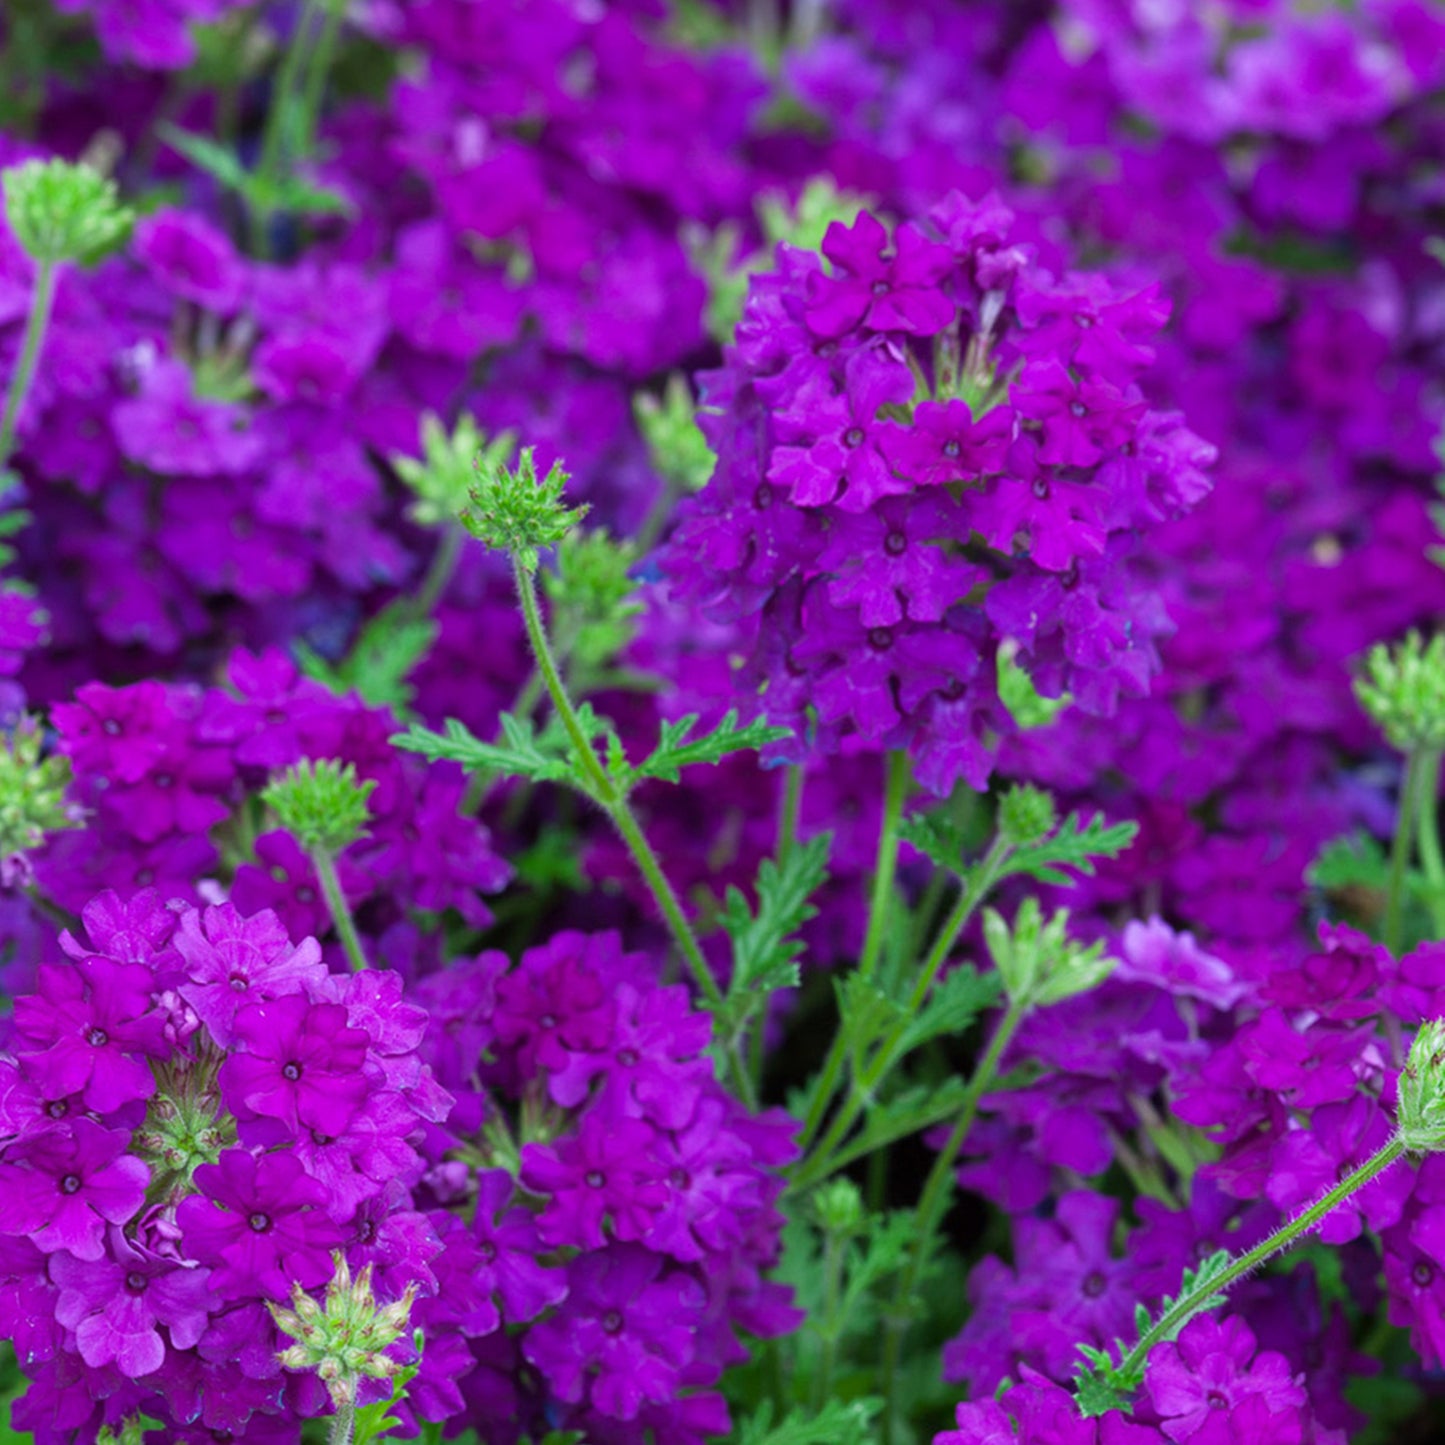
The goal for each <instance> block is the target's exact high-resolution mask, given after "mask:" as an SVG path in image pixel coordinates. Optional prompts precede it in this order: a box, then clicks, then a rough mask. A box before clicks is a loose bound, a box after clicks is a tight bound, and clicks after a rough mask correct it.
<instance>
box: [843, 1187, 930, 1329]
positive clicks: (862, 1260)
mask: <svg viewBox="0 0 1445 1445" xmlns="http://www.w3.org/2000/svg"><path fill="white" fill-rule="evenodd" d="M917 1237H918V1218H917V1216H916V1215H915V1214H914V1212H913V1210H911V1209H901V1210H897V1211H896V1212H894V1213H892V1214H885V1215H874V1216H873V1217H872V1218H870V1219H869V1220H868V1233H867V1235H866V1237H865V1238H864V1240H863V1242H862V1244H861V1246H855V1247H854V1248H853V1249H851V1250H850V1251H849V1258H848V1264H847V1281H848V1282H847V1284H846V1286H845V1287H844V1290H843V1298H842V1301H841V1304H840V1306H839V1309H838V1321H839V1333H840V1334H842V1333H846V1332H847V1331H849V1330H857V1329H861V1328H863V1327H864V1326H866V1325H869V1324H871V1323H873V1322H874V1320H875V1319H876V1317H877V1311H876V1309H872V1308H869V1303H870V1302H869V1298H868V1296H869V1293H870V1292H871V1291H872V1289H873V1288H874V1286H875V1285H877V1284H879V1283H880V1282H881V1281H883V1280H885V1279H888V1278H889V1277H890V1276H891V1275H894V1274H897V1273H898V1271H899V1270H900V1269H902V1268H903V1266H904V1265H905V1264H906V1263H907V1262H908V1257H909V1254H910V1253H911V1252H912V1249H913V1244H914V1241H915V1240H916V1239H917Z"/></svg>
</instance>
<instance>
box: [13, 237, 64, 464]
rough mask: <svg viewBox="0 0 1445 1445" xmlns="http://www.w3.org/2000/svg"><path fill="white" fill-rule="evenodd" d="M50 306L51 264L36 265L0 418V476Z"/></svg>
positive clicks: (52, 287) (52, 289) (52, 299)
mask: <svg viewBox="0 0 1445 1445" xmlns="http://www.w3.org/2000/svg"><path fill="white" fill-rule="evenodd" d="M54 303H55V262H54V261H40V262H37V263H36V267H35V289H34V291H32V292H31V295H30V316H29V319H28V320H27V321H26V323H25V339H24V340H23V341H22V342H21V343H20V359H19V360H18V361H17V362H16V363H15V373H14V375H13V376H11V378H10V389H9V390H8V391H7V392H6V394H5V415H4V416H3V417H0V473H3V472H4V470H5V468H6V466H7V465H8V464H9V462H10V452H11V448H12V447H13V446H14V444H15V426H16V423H17V422H18V421H19V419H20V408H21V407H22V406H24V404H25V398H26V396H28V395H29V393H30V383H31V382H32V381H33V380H34V379H35V368H36V366H37V365H38V364H39V362H40V348H41V347H42V346H43V345H44V344H45V330H46V328H47V327H48V326H49V324H50V309H51V307H52V306H53V305H54Z"/></svg>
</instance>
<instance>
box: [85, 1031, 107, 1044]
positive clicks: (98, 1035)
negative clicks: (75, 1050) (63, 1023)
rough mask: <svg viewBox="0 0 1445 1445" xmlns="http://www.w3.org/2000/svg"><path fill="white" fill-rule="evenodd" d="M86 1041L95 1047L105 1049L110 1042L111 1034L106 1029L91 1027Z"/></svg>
mask: <svg viewBox="0 0 1445 1445" xmlns="http://www.w3.org/2000/svg"><path fill="white" fill-rule="evenodd" d="M85 1041H86V1043H88V1044H90V1045H91V1046H92V1047H93V1048H97V1049H103V1048H104V1047H105V1046H106V1045H107V1044H108V1043H109V1042H110V1035H109V1034H108V1033H106V1031H105V1030H104V1029H101V1028H95V1029H91V1030H90V1032H89V1033H87V1034H86V1036H85Z"/></svg>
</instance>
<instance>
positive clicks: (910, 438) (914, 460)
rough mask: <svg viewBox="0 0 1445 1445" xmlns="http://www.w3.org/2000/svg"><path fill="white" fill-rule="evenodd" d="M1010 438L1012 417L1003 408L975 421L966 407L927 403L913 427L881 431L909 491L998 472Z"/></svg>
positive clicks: (918, 410)
mask: <svg viewBox="0 0 1445 1445" xmlns="http://www.w3.org/2000/svg"><path fill="white" fill-rule="evenodd" d="M1013 434H1014V414H1013V412H1012V411H1010V410H1009V409H1008V407H1006V406H996V407H993V408H991V409H990V410H988V411H986V412H984V414H983V415H982V416H980V417H978V418H975V417H974V415H973V413H972V411H970V410H969V406H968V403H967V402H966V401H960V400H957V399H954V400H952V401H945V402H938V401H925V402H920V403H919V405H918V406H917V407H915V408H914V412H913V424H912V425H911V426H903V425H902V424H900V423H898V422H890V423H889V424H888V425H887V426H886V427H884V428H883V437H882V444H883V451H884V455H885V456H887V458H888V460H889V462H890V463H891V464H892V466H893V469H894V470H895V471H896V472H898V473H899V475H900V476H902V477H905V478H907V479H908V480H907V486H908V487H909V488H910V489H911V487H912V486H921V487H938V486H944V485H946V484H948V483H950V482H970V481H976V480H977V479H978V478H979V477H981V476H983V475H985V474H987V473H990V472H997V471H1001V470H1002V468H1003V464H1004V457H1005V456H1006V454H1007V452H1008V444H1009V442H1010V441H1011V440H1012V438H1013ZM897 490H904V488H903V487H900V488H898V489H897Z"/></svg>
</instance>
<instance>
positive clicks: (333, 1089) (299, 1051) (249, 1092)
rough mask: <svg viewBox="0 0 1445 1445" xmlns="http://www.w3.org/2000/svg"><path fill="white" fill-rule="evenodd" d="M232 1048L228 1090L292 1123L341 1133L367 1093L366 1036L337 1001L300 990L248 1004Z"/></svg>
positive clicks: (230, 1098)
mask: <svg viewBox="0 0 1445 1445" xmlns="http://www.w3.org/2000/svg"><path fill="white" fill-rule="evenodd" d="M231 1038H232V1044H233V1046H241V1047H244V1049H245V1052H244V1053H233V1054H232V1055H231V1056H230V1057H229V1058H228V1059H227V1060H226V1062H225V1063H224V1064H222V1066H221V1073H220V1082H221V1093H222V1097H223V1098H225V1099H226V1101H227V1102H228V1103H229V1104H230V1106H231V1108H232V1110H233V1111H234V1112H235V1113H236V1115H237V1116H238V1117H240V1118H244V1117H245V1115H246V1112H247V1111H249V1112H250V1113H252V1114H260V1115H263V1116H264V1117H267V1118H271V1119H281V1120H283V1121H284V1122H285V1123H286V1124H287V1125H289V1126H290V1128H291V1129H293V1130H296V1131H299V1130H301V1129H312V1130H315V1131H317V1132H318V1133H320V1134H324V1135H336V1134H340V1133H341V1132H342V1131H343V1130H344V1129H345V1128H346V1127H347V1125H349V1124H350V1123H351V1121H352V1119H353V1118H354V1117H355V1115H356V1112H357V1110H358V1109H359V1108H360V1107H361V1105H362V1102H363V1101H364V1100H365V1098H366V1096H367V1092H368V1084H367V1080H366V1079H365V1077H363V1075H362V1073H361V1066H362V1063H363V1062H364V1060H365V1059H366V1048H367V1036H366V1034H365V1033H363V1032H362V1031H361V1030H360V1029H353V1028H348V1027H347V1022H346V1010H345V1009H344V1008H342V1007H341V1006H340V1005H339V1004H332V1003H311V1002H309V1001H308V1000H307V999H306V998H305V997H304V996H302V995H300V994H288V995H287V996H286V997H284V998H278V999H272V1000H270V1001H261V1002H256V1003H252V1004H248V1005H247V1006H246V1007H245V1008H244V1009H242V1010H240V1011H239V1012H238V1013H237V1015H236V1018H235V1021H234V1024H233V1026H232V1033H231Z"/></svg>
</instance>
